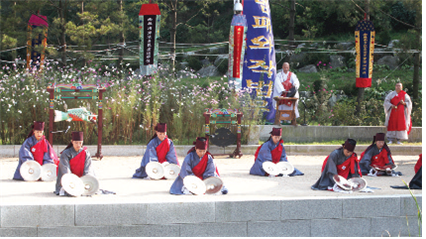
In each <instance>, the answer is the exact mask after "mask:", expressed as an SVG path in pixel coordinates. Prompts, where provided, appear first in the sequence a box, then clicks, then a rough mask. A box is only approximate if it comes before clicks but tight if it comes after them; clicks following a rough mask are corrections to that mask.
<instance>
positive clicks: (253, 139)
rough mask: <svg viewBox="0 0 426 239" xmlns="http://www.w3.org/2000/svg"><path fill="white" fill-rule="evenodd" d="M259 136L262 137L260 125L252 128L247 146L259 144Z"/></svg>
mask: <svg viewBox="0 0 426 239" xmlns="http://www.w3.org/2000/svg"><path fill="white" fill-rule="evenodd" d="M259 135H260V128H259V126H258V125H253V126H252V127H250V132H249V135H248V139H247V144H248V145H257V144H259Z"/></svg>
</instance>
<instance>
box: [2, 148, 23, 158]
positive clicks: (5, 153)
mask: <svg viewBox="0 0 426 239" xmlns="http://www.w3.org/2000/svg"><path fill="white" fill-rule="evenodd" d="M15 148H16V149H15ZM20 148H21V147H20V146H18V145H1V155H0V157H4V158H12V157H18V156H19V149H20ZM15 150H16V153H15Z"/></svg>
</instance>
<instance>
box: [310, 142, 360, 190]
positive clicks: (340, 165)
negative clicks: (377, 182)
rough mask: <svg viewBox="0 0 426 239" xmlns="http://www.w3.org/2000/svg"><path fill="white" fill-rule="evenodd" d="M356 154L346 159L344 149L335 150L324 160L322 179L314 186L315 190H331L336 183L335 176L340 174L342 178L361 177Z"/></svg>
mask: <svg viewBox="0 0 426 239" xmlns="http://www.w3.org/2000/svg"><path fill="white" fill-rule="evenodd" d="M357 158H358V157H357V155H356V153H352V155H351V156H349V157H346V156H345V154H344V153H343V147H341V148H339V149H336V150H334V151H333V152H331V154H330V155H329V156H327V158H326V159H325V160H324V163H323V166H322V173H321V177H320V178H319V179H318V181H317V182H316V183H315V184H314V185H312V187H311V189H313V190H329V189H331V188H332V187H333V186H334V184H335V182H334V180H333V176H334V175H336V174H339V175H340V176H342V177H344V178H346V179H349V178H353V177H361V170H360V168H359V164H358V160H357Z"/></svg>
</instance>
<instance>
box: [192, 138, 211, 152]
mask: <svg viewBox="0 0 426 239" xmlns="http://www.w3.org/2000/svg"><path fill="white" fill-rule="evenodd" d="M208 143H209V142H208V140H207V138H205V137H197V139H196V140H195V141H194V142H193V143H192V144H194V145H195V148H196V149H203V150H204V149H207V144H208Z"/></svg>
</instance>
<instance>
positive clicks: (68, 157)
mask: <svg viewBox="0 0 426 239" xmlns="http://www.w3.org/2000/svg"><path fill="white" fill-rule="evenodd" d="M66 173H73V174H75V175H77V176H78V177H82V176H84V175H86V174H89V175H91V176H94V177H95V173H94V171H93V168H92V157H91V156H90V152H89V151H88V150H87V148H86V147H83V148H81V149H80V150H79V151H78V152H77V151H75V149H74V147H71V148H68V149H65V150H64V151H63V152H62V154H61V160H60V162H59V167H58V177H57V179H56V188H55V193H56V194H57V195H58V194H59V192H60V190H61V188H62V185H61V179H62V176H63V175H64V174H66Z"/></svg>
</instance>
